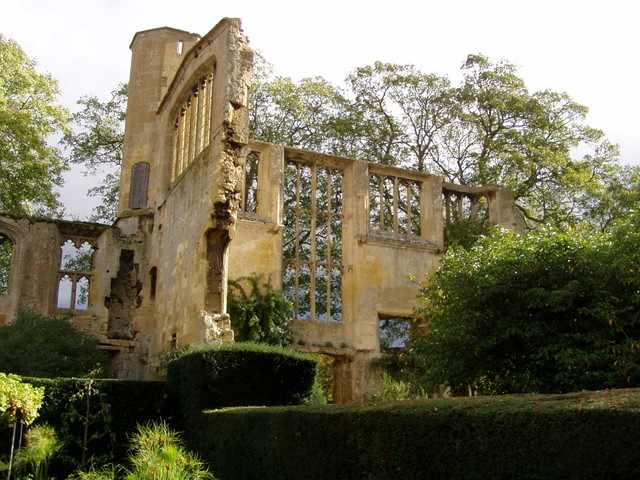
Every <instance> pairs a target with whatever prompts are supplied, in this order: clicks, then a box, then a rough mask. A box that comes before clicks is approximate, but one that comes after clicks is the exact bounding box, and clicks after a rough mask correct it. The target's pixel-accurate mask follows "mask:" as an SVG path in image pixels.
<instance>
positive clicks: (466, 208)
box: [442, 189, 489, 225]
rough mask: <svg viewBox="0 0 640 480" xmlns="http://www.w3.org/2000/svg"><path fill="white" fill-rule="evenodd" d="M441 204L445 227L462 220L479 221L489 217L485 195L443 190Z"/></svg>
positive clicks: (487, 200) (487, 201)
mask: <svg viewBox="0 0 640 480" xmlns="http://www.w3.org/2000/svg"><path fill="white" fill-rule="evenodd" d="M442 203H443V204H444V209H443V215H444V219H443V220H444V222H445V225H450V224H451V223H455V222H458V221H462V220H467V219H468V220H481V219H487V218H488V217H489V199H488V198H487V194H471V193H467V192H462V191H454V190H449V189H443V192H442Z"/></svg>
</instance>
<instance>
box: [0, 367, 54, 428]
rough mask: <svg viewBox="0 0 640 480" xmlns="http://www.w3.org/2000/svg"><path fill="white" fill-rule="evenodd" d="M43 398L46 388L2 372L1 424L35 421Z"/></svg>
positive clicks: (0, 390) (0, 387)
mask: <svg viewBox="0 0 640 480" xmlns="http://www.w3.org/2000/svg"><path fill="white" fill-rule="evenodd" d="M43 398H44V388H41V387H34V386H33V385H30V384H28V383H24V382H22V379H21V378H20V377H19V376H17V375H11V374H10V375H7V374H5V373H2V372H0V422H1V423H0V425H2V426H6V425H13V424H15V423H17V422H23V423H25V424H27V425H29V424H30V423H33V421H34V420H35V419H36V418H38V414H39V413H38V411H39V410H40V407H41V406H42V401H43Z"/></svg>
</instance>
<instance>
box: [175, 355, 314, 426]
mask: <svg viewBox="0 0 640 480" xmlns="http://www.w3.org/2000/svg"><path fill="white" fill-rule="evenodd" d="M317 363H318V362H317V360H316V359H315V358H313V357H312V356H310V355H305V354H302V353H299V352H296V351H294V350H291V349H286V348H283V347H275V346H269V345H262V344H255V343H234V344H223V345H220V346H213V345H203V346H200V347H194V348H189V349H186V350H185V351H184V352H181V353H180V354H179V355H178V356H177V357H176V358H174V359H173V360H171V361H170V362H169V364H168V368H167V390H168V392H169V393H170V395H171V397H173V398H175V399H178V401H179V404H180V409H181V411H182V413H183V415H184V416H186V417H190V418H194V417H197V415H198V414H199V413H200V412H201V411H202V410H205V409H213V408H221V407H229V406H246V405H295V404H300V403H302V402H303V401H304V399H305V398H306V397H308V396H309V395H310V394H311V393H312V389H313V386H314V382H315V377H316V370H317Z"/></svg>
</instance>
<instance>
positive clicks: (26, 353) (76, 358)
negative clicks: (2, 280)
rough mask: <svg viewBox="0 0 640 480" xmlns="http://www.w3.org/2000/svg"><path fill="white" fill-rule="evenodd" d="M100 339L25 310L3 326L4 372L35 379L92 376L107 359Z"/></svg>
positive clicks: (0, 364) (0, 352)
mask: <svg viewBox="0 0 640 480" xmlns="http://www.w3.org/2000/svg"><path fill="white" fill-rule="evenodd" d="M97 346H98V340H97V339H96V338H95V337H93V336H91V335H89V334H87V333H84V332H81V331H79V330H77V329H76V328H75V327H74V326H73V325H72V324H71V323H70V322H69V321H68V320H66V319H64V318H54V317H46V316H43V315H39V314H37V313H35V312H32V311H30V310H21V311H20V312H19V313H18V318H17V319H16V320H15V321H13V322H12V323H10V324H8V325H5V326H3V327H0V371H5V372H11V373H15V374H18V375H29V376H33V377H43V378H50V377H65V376H66V377H72V376H76V377H78V376H84V375H88V374H89V373H90V372H91V371H93V370H94V369H96V368H99V367H100V366H101V365H102V364H103V363H104V360H105V357H104V353H103V352H102V351H100V350H98V349H97Z"/></svg>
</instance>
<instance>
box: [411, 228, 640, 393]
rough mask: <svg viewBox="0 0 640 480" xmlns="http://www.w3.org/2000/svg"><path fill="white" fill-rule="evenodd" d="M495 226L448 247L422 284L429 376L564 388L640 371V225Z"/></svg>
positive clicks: (439, 380)
mask: <svg viewBox="0 0 640 480" xmlns="http://www.w3.org/2000/svg"><path fill="white" fill-rule="evenodd" d="M636 223H637V218H636V217H633V218H630V219H629V220H628V221H627V222H626V223H622V224H619V225H617V227H616V229H615V230H614V231H613V232H611V233H608V234H601V235H593V234H591V235H581V234H579V233H578V232H576V231H572V232H569V233H560V232H557V231H554V230H544V231H540V232H537V233H535V234H533V233H531V234H528V235H526V236H518V235H516V234H514V233H511V232H500V231H498V232H494V233H493V235H492V236H491V237H490V238H484V239H481V240H479V242H478V243H477V244H475V246H474V247H473V248H471V249H470V250H465V249H462V248H454V249H451V250H450V251H449V252H448V253H447V255H446V256H445V257H444V258H443V260H442V266H441V268H440V270H439V271H438V272H437V273H435V274H434V275H432V276H430V277H429V278H428V281H429V283H428V285H427V286H426V287H424V288H423V289H422V291H421V298H422V300H423V301H424V303H425V307H424V308H423V309H421V310H420V311H419V315H420V317H421V318H423V319H425V321H426V325H425V328H424V329H423V330H418V331H420V332H423V334H422V335H420V336H419V337H418V338H417V339H416V340H415V342H414V349H413V352H412V354H413V355H415V357H416V358H417V359H418V360H419V362H420V363H421V364H422V366H423V368H424V370H425V372H426V373H425V375H424V377H423V379H422V380H423V381H424V382H426V383H427V384H429V385H430V386H437V385H440V384H443V383H448V384H449V385H451V386H452V387H453V388H461V389H464V386H468V385H470V386H472V387H473V388H474V389H476V390H477V391H480V392H485V393H492V392H493V393H497V392H531V391H538V392H562V391H573V390H580V389H598V388H605V387H625V386H631V385H635V384H637V382H638V381H640V352H639V351H638V349H637V348H636V345H638V344H640V318H638V315H637V313H636V312H637V302H638V291H640V275H639V273H638V272H640V254H639V253H638V252H640V249H638V246H639V242H640V230H639V229H638V228H637V227H636V226H635V224H636Z"/></svg>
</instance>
